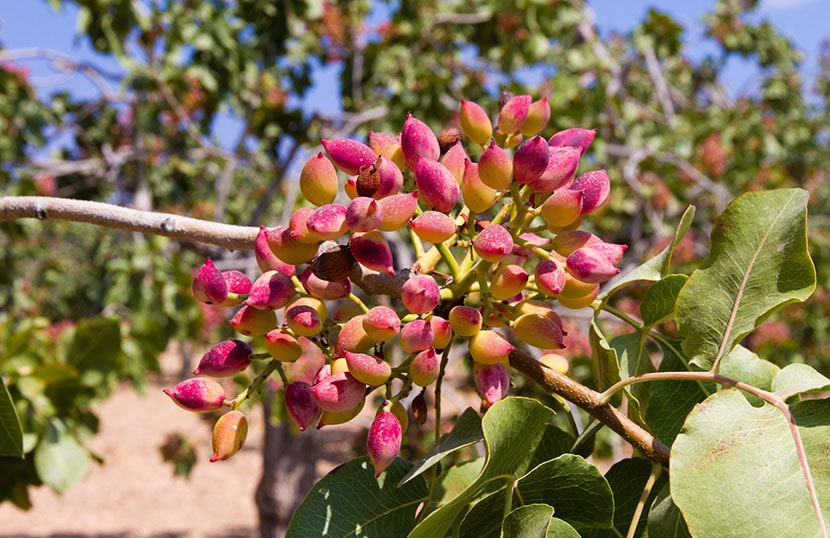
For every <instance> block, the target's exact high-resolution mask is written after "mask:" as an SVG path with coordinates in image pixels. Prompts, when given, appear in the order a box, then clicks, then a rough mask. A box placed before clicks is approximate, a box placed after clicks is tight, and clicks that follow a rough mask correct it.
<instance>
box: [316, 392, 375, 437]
mask: <svg viewBox="0 0 830 538" xmlns="http://www.w3.org/2000/svg"><path fill="white" fill-rule="evenodd" d="M364 405H366V398H363V399H362V400H360V402H358V404H357V405H356V406H354V407H353V408H352V409H349V410H348V411H345V412H343V413H329V412H328V411H323V412H322V413H321V414H320V420H319V421H318V422H317V429H318V430H319V429H320V428H322V427H323V426H334V425H337V424H345V423H346V422H349V421H350V420H352V419H353V418H355V417H356V416H357V415H359V414H360V412H361V411H363V406H364Z"/></svg>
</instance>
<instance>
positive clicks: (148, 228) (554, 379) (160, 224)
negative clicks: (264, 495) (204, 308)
mask: <svg viewBox="0 0 830 538" xmlns="http://www.w3.org/2000/svg"><path fill="white" fill-rule="evenodd" d="M24 218H34V219H40V220H46V219H57V220H66V221H72V222H87V223H90V224H95V225H98V226H104V227H107V228H116V229H121V230H130V231H134V232H141V233H148V234H155V235H161V236H165V237H170V238H174V239H181V240H185V241H194V242H201V243H207V244H211V245H216V246H220V247H224V248H228V249H231V250H236V249H252V248H253V246H254V240H255V239H256V235H257V233H258V232H259V229H258V228H255V227H253V226H234V225H230V224H221V223H217V222H208V221H203V220H199V219H193V218H188V217H181V216H179V215H172V214H167V213H154V212H148V211H139V210H136V209H129V208H125V207H119V206H114V205H111V204H104V203H100V202H88V201H83V200H69V199H63V198H48V197H38V196H4V197H0V222H5V221H11V220H16V219H24ZM351 276H352V279H353V280H354V281H355V285H357V286H359V287H361V288H362V289H363V290H364V291H365V292H366V293H367V294H370V295H380V294H383V295H392V296H400V286H401V285H402V284H403V282H404V281H405V278H404V277H403V275H398V276H396V277H392V276H388V275H381V274H377V273H372V272H367V271H360V270H357V269H356V270H355V271H353V272H352V275H351ZM510 365H511V366H512V367H513V368H515V369H516V370H518V371H520V372H522V373H523V374H525V375H526V376H528V377H529V378H531V379H532V380H533V381H535V382H536V383H537V384H539V386H540V387H542V388H543V389H544V390H546V391H548V392H550V393H555V394H558V395H560V396H562V397H563V398H565V399H566V400H568V401H570V402H573V403H574V404H576V405H577V406H579V407H580V408H582V409H584V410H585V411H586V412H588V413H589V414H591V415H592V416H594V417H596V418H597V419H598V420H599V421H601V422H602V423H604V424H605V425H607V426H608V427H609V428H611V429H612V430H613V431H615V432H617V433H618V434H619V435H620V436H622V437H623V438H624V439H625V440H626V441H628V442H629V443H631V445H632V446H633V447H634V448H635V449H637V450H638V451H639V452H641V453H642V454H643V456H645V457H646V458H648V459H649V460H651V461H653V462H656V463H659V464H661V465H663V466H666V467H668V465H669V449H668V448H667V447H666V446H665V445H663V444H662V443H660V442H659V441H658V440H657V439H655V438H654V436H653V435H651V434H650V433H648V432H647V431H645V430H644V429H642V428H641V427H640V426H638V425H637V424H635V423H634V422H632V421H631V420H630V419H629V418H628V417H626V416H625V415H624V414H622V413H620V412H619V411H618V410H617V409H615V408H614V407H612V406H611V405H603V404H602V401H601V395H600V394H599V393H597V392H595V391H593V390H591V389H589V388H588V387H585V386H584V385H581V384H580V383H577V382H576V381H574V380H573V379H571V378H569V377H567V376H564V375H561V374H558V373H556V372H554V371H553V370H550V369H547V368H545V367H544V366H542V365H541V363H539V361H537V360H535V359H534V358H532V357H531V356H529V355H528V354H526V353H524V352H523V351H514V352H513V353H511V354H510Z"/></svg>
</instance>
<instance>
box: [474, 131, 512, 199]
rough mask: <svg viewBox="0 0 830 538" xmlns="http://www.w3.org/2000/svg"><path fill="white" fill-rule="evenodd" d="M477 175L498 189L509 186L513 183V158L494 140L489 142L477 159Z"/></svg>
mask: <svg viewBox="0 0 830 538" xmlns="http://www.w3.org/2000/svg"><path fill="white" fill-rule="evenodd" d="M478 177H480V178H481V181H482V182H483V183H484V184H485V185H487V186H488V187H490V188H491V189H496V190H498V191H503V190H506V189H508V188H510V184H511V183H513V159H511V158H510V155H508V154H507V152H506V151H504V150H503V149H501V147H499V146H498V145H497V144H496V142H495V140H494V141H491V142H490V145H489V146H487V149H486V150H484V153H482V154H481V157H480V158H479V160H478Z"/></svg>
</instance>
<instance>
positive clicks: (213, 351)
mask: <svg viewBox="0 0 830 538" xmlns="http://www.w3.org/2000/svg"><path fill="white" fill-rule="evenodd" d="M252 354H253V351H252V350H251V346H249V345H248V344H247V343H245V342H243V341H242V340H223V341H222V342H219V343H218V344H216V345H215V346H213V347H212V348H210V349H209V350H208V351H207V352H206V353H205V354H204V355H202V358H201V359H200V360H199V365H198V366H196V369H195V370H193V373H194V374H195V375H207V376H210V377H227V376H231V375H234V374H238V373H239V372H241V371H242V370H244V369H245V368H247V367H248V365H249V364H251V355H252Z"/></svg>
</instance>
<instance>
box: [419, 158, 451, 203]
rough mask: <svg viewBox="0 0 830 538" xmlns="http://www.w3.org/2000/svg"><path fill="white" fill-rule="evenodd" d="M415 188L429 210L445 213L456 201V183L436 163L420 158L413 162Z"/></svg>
mask: <svg viewBox="0 0 830 538" xmlns="http://www.w3.org/2000/svg"><path fill="white" fill-rule="evenodd" d="M415 186H416V187H417V188H418V194H419V196H420V198H421V200H423V202H424V204H425V205H426V206H427V207H429V208H430V209H434V210H436V211H441V212H444V213H447V212H449V211H450V210H451V209H452V208H453V207H454V206H455V203H456V202H457V201H458V194H459V188H458V181H456V179H455V176H453V175H452V172H450V171H449V170H447V167H446V166H444V165H443V164H441V163H439V162H438V161H433V160H430V159H426V158H424V157H421V158H419V159H418V160H417V161H416V162H415Z"/></svg>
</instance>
